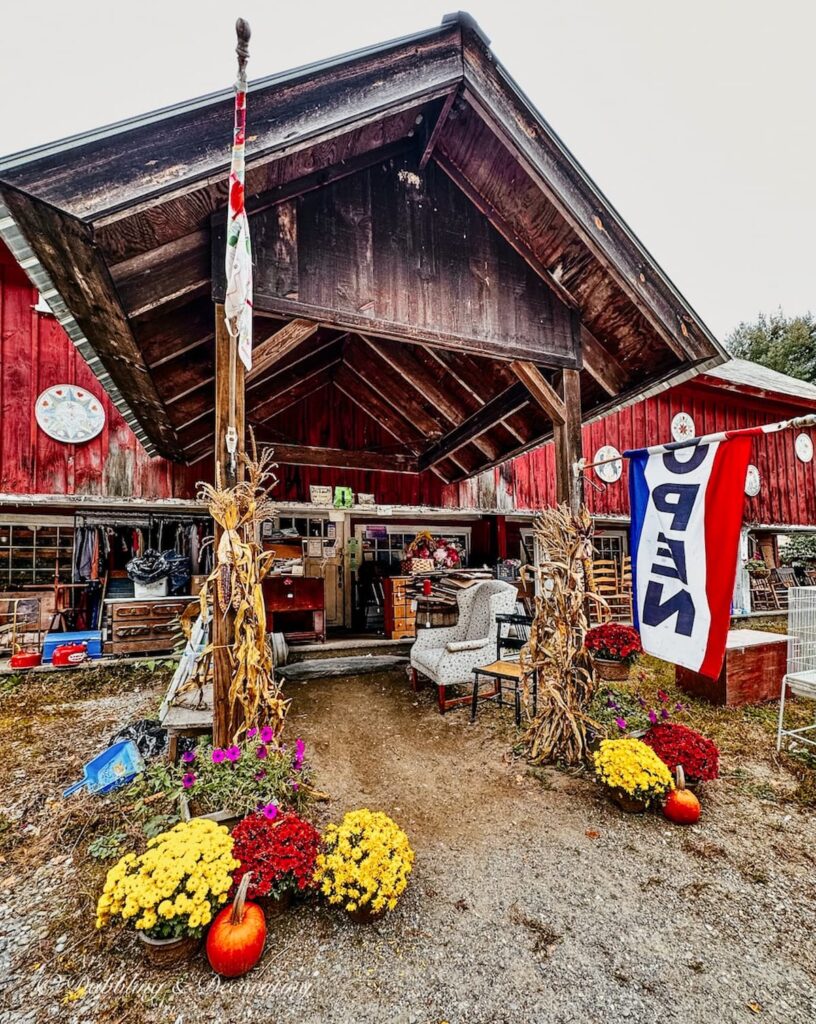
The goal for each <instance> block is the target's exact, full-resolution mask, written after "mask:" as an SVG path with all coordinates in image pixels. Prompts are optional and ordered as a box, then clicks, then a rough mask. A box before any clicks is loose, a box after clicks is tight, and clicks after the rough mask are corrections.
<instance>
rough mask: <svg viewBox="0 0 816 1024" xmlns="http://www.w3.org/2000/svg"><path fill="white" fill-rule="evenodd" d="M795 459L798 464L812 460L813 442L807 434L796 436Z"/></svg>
mask: <svg viewBox="0 0 816 1024" xmlns="http://www.w3.org/2000/svg"><path fill="white" fill-rule="evenodd" d="M796 458H797V459H799V461H800V462H811V461H812V459H813V442H812V441H811V439H810V435H809V434H797V436H796Z"/></svg>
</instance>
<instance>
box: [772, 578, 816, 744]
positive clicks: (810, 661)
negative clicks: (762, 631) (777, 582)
mask: <svg viewBox="0 0 816 1024" xmlns="http://www.w3.org/2000/svg"><path fill="white" fill-rule="evenodd" d="M788 594H789V603H788V670H787V672H786V673H785V676H784V678H783V680H782V691H781V693H780V696H779V723H778V726H777V735H776V749H777V750H781V749H782V742H783V739H784V738H785V737H787V738H788V739H789V740H795V742H797V743H803V744H806V745H807V746H809V747H816V741H814V740H813V739H810V738H809V737H808V736H806V735H805V734H806V733H810V732H813V731H814V730H816V723H814V724H811V725H806V726H802V727H801V728H799V729H785V701H786V698H787V695H788V694H789V693H790V694H793V695H794V696H796V697H804V698H806V699H809V700H816V587H791V588H790V589H789V591H788Z"/></svg>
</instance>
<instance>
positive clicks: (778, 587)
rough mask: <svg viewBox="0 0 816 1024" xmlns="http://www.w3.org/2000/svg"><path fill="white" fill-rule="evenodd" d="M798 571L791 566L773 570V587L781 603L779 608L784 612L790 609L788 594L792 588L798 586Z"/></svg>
mask: <svg viewBox="0 0 816 1024" xmlns="http://www.w3.org/2000/svg"><path fill="white" fill-rule="evenodd" d="M797 585H798V583H797V580H796V570H795V569H792V568H790V566H780V567H779V568H778V569H771V587H773V592H774V594H775V595H776V599H777V601H778V602H779V607H780V608H781V609H782V610H783V611H784V610H785V609H786V608H787V607H788V594H789V592H790V589H791V587H795V586H797Z"/></svg>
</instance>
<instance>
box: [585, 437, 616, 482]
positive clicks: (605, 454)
mask: <svg viewBox="0 0 816 1024" xmlns="http://www.w3.org/2000/svg"><path fill="white" fill-rule="evenodd" d="M605 459H616V460H617V461H616V462H607V463H606V464H605V465H603V466H596V467H595V475H596V476H597V477H599V478H600V479H601V480H603V482H604V483H605V484H614V483H615V482H616V481H618V480H620V478H621V476H622V475H623V459H622V458H621V453H620V452H619V451H618V449H617V448H616V447H615V446H614V445H613V444H605V445H603V446H602V447H600V448H599V449H598V450H597V452H595V458H594V459H593V460H592V461H593V462H603V461H604V460H605Z"/></svg>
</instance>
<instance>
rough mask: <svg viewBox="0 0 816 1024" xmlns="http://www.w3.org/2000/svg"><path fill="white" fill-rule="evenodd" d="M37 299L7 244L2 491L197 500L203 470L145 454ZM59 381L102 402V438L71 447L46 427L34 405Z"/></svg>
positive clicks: (1, 300)
mask: <svg viewBox="0 0 816 1024" xmlns="http://www.w3.org/2000/svg"><path fill="white" fill-rule="evenodd" d="M36 303H37V292H36V290H35V289H33V288H32V287H31V285H30V284H29V282H28V279H27V278H26V276H25V274H24V273H23V271H22V270H21V269H20V268H19V267H18V265H17V264H16V263H15V261H14V259H13V257H12V255H11V253H10V252H9V251H8V249H6V248H5V246H3V245H2V244H1V243H0V492H2V493H6V494H69V495H70V494H97V495H105V496H107V497H111V498H114V497H116V498H121V497H135V498H147V499H158V498H171V497H176V498H189V497H192V496H193V495H194V492H195V482H196V480H197V479H198V474H197V473H196V468H195V467H193V468H192V469H190V468H187V467H185V466H179V465H174V464H172V463H170V462H167V461H166V460H165V459H151V458H149V457H148V456H147V455H146V454H145V452H144V449H143V448H142V447H141V445H140V444H139V442H138V441H137V440H136V436H135V434H134V433H133V431H132V430H131V429H130V427H129V426H128V425H127V424H126V423H125V421H124V420H123V419H122V417H121V416H120V415H119V413H118V411H117V410H116V408H115V407H114V406H113V404H112V403H111V401H110V399H109V398H108V396H107V394H106V393H105V391H104V390H103V389H102V386H101V385H100V383H99V381H98V380H97V379H96V377H95V376H94V375H93V373H91V371H90V370H89V369H88V366H87V365H86V363H85V361H84V360H83V358H82V356H81V355H80V354H79V353H78V352H77V350H76V349H75V348H74V346H73V345H72V343H71V341H70V339H69V338H68V335H67V334H66V333H65V332H64V331H63V329H62V328H61V327H60V325H59V324H58V323H57V321H56V320H55V319H54V317H52V316H49V315H48V314H43V313H37V312H36V311H35V310H34V308H33V307H34V306H35V305H36ZM53 384H77V385H79V386H80V387H85V388H87V389H88V390H89V391H90V392H92V393H93V394H94V395H96V396H97V397H98V398H99V399H100V401H101V402H102V404H103V406H104V408H105V427H104V429H103V430H102V433H101V434H99V436H98V437H95V438H94V439H93V440H92V441H89V442H87V443H86V444H81V445H66V444H61V443H60V442H58V441H53V440H51V438H49V437H48V436H47V434H45V433H44V431H42V430H41V429H40V428H39V426H38V425H37V421H36V418H35V416H34V404H35V402H36V400H37V397H38V395H39V394H40V393H41V392H42V391H44V390H45V388H47V387H51V386H52V385H53ZM207 468H209V467H207ZM198 471H199V473H200V471H201V467H198Z"/></svg>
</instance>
